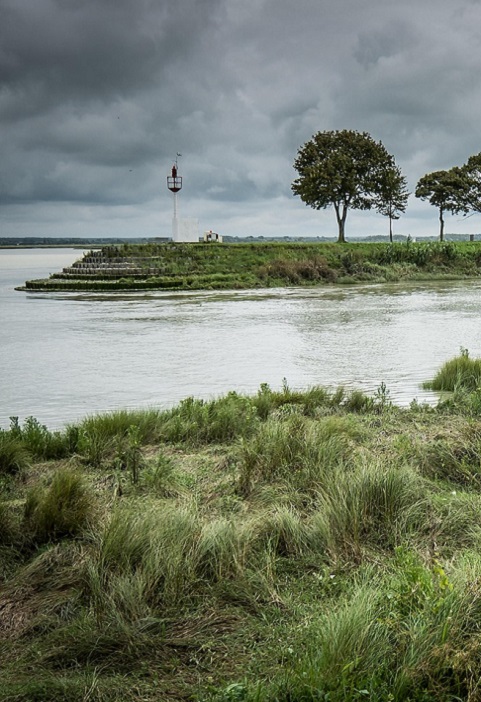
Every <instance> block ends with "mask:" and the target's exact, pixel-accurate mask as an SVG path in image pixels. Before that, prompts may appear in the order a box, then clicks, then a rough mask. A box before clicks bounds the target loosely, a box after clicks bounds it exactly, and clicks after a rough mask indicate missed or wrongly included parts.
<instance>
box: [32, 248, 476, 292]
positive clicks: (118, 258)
mask: <svg viewBox="0 0 481 702" xmlns="http://www.w3.org/2000/svg"><path fill="white" fill-rule="evenodd" d="M480 273H481V245H480V243H479V242H451V241H447V242H427V243H417V242H410V241H408V242H406V243H394V244H385V243H381V244H379V243H369V244H366V243H352V244H347V245H346V244H344V245H339V244H334V243H315V244H307V243H301V242H295V243H293V242H291V243H286V242H270V243H251V244H248V243H243V244H172V243H170V244H141V245H138V244H125V245H122V246H108V247H104V248H103V249H102V250H101V251H97V252H89V253H88V254H87V255H86V256H85V257H84V259H83V262H82V266H76V265H74V266H73V267H71V268H69V269H66V270H64V271H63V272H58V273H54V274H53V275H52V276H50V278H48V279H43V280H31V281H27V282H26V289H27V290H47V291H48V290H52V291H54V290H66V291H68V290H73V291H76V290H93V291H95V290H99V291H110V290H111V291H115V290H214V289H233V290H235V289H248V288H266V287H286V286H298V285H308V286H313V285H329V284H333V283H338V284H349V283H356V282H396V281H402V280H433V279H447V278H451V279H452V278H469V277H479V275H480Z"/></svg>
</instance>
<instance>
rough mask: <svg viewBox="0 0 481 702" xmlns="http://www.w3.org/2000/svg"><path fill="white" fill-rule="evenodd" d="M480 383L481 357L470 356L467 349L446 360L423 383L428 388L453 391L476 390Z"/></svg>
mask: <svg viewBox="0 0 481 702" xmlns="http://www.w3.org/2000/svg"><path fill="white" fill-rule="evenodd" d="M480 385H481V359H480V358H470V356H469V353H468V351H467V349H461V354H460V355H459V356H456V357H455V358H452V359H451V360H449V361H446V363H444V365H443V366H442V367H441V368H440V370H439V371H438V372H437V373H436V375H435V376H434V378H433V379H432V380H430V381H427V382H425V383H424V384H423V387H425V388H427V389H429V390H438V391H441V392H442V391H446V392H454V391H455V390H467V391H469V392H474V391H476V390H477V389H478V388H479V387H480Z"/></svg>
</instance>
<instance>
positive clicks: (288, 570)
mask: <svg viewBox="0 0 481 702" xmlns="http://www.w3.org/2000/svg"><path fill="white" fill-rule="evenodd" d="M480 486H481V403H480V402H478V401H477V390H475V391H474V392H469V391H467V390H465V389H464V388H462V387H458V390H457V392H456V393H455V394H454V395H453V396H452V397H451V398H450V399H449V400H448V401H444V402H443V403H440V404H439V405H438V407H436V408H430V407H427V406H420V405H418V404H416V403H413V404H412V406H411V407H410V408H409V409H400V408H397V407H394V406H392V405H391V403H390V401H389V395H388V393H387V392H386V391H385V389H384V388H383V391H382V392H378V393H376V395H375V396H374V397H372V398H371V397H367V396H365V395H363V394H362V393H360V392H353V393H344V392H343V391H342V390H339V391H337V392H334V393H331V392H328V391H326V390H325V389H323V388H313V389H312V390H310V391H307V392H302V393H301V392H295V391H291V390H290V389H289V388H288V387H287V386H285V387H284V388H283V390H282V391H280V392H275V391H273V390H271V389H270V388H269V387H268V386H262V387H261V389H260V390H259V392H258V394H257V395H256V396H254V397H250V398H248V397H243V396H239V395H237V394H236V393H230V394H228V395H227V396H225V397H222V398H219V399H218V400H215V401H212V402H202V401H199V400H194V399H188V400H185V401H184V402H182V403H181V404H180V405H179V406H178V407H176V408H174V409H173V410H169V411H163V412H160V411H157V410H150V411H143V412H127V411H120V412H114V413H111V414H108V415H104V416H92V417H88V418H86V419H85V420H84V421H83V422H81V423H79V424H77V425H72V426H68V427H67V428H66V429H65V430H64V431H62V432H54V433H51V432H49V431H48V429H46V428H45V427H42V426H41V425H39V423H38V422H36V421H35V420H34V419H28V420H27V421H26V422H25V423H23V424H20V423H19V422H18V421H17V420H16V419H15V418H13V419H12V424H11V427H10V429H8V430H4V431H2V432H0V577H1V588H0V655H1V660H2V667H1V670H0V699H1V700H9V701H10V700H12V701H16V702H27V701H28V702H30V701H32V700H34V701H38V702H40V701H42V702H43V701H45V702H46V701H47V700H48V701H49V702H57V701H69V702H70V701H73V702H77V701H80V700H98V701H105V702H110V701H111V700H134V701H138V702H140V701H141V700H152V701H153V700H162V701H163V700H197V702H235V701H239V700H245V701H247V702H254V700H256V701H257V702H311V701H314V700H316V701H318V700H326V701H327V700H329V701H332V700H334V701H336V700H339V701H340V700H361V699H369V700H379V701H381V700H382V701H384V700H392V701H401V700H420V701H421V700H422V701H426V700H446V701H447V700H455V699H462V700H477V699H479V698H480V690H479V679H480V676H481V660H480V657H479V645H480V632H481V522H480V520H479V514H480V511H481V496H480V493H479V488H480Z"/></svg>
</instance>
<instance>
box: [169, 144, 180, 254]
mask: <svg viewBox="0 0 481 702" xmlns="http://www.w3.org/2000/svg"><path fill="white" fill-rule="evenodd" d="M181 155H182V154H179V153H178V154H177V158H176V159H175V162H174V165H173V166H172V174H171V175H170V176H167V187H168V188H169V190H170V191H171V192H172V193H173V195H174V216H173V217H172V241H178V240H179V220H178V218H177V193H178V192H179V190H181V189H182V178H181V177H180V176H179V175H178V172H177V168H178V163H177V159H178V157H179V156H181Z"/></svg>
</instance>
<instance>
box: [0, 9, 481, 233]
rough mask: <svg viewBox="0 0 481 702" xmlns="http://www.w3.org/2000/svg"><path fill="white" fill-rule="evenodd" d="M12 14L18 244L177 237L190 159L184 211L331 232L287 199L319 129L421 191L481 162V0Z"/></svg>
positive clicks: (4, 32)
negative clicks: (384, 163) (175, 191)
mask: <svg viewBox="0 0 481 702" xmlns="http://www.w3.org/2000/svg"><path fill="white" fill-rule="evenodd" d="M0 18H1V21H0V126H1V129H2V153H1V160H0V202H2V203H3V204H4V207H3V222H4V224H3V225H2V229H5V228H8V232H5V233H15V232H22V233H25V229H26V228H28V223H29V222H32V227H33V230H32V233H35V227H36V226H37V223H38V222H39V221H45V222H48V224H49V226H52V222H53V223H55V222H58V226H59V227H61V226H63V232H64V233H66V228H67V229H68V227H69V226H70V223H71V218H72V216H75V217H79V216H80V217H83V216H84V215H83V214H82V212H83V211H82V207H84V208H85V213H86V214H85V217H86V220H87V221H89V224H90V226H91V228H92V229H91V231H92V233H94V230H95V223H96V221H97V220H98V221H100V220H101V222H102V224H101V226H100V225H99V227H98V228H97V230H95V231H98V233H99V234H100V233H102V234H104V235H105V232H106V231H110V232H111V234H112V235H114V234H115V233H116V231H114V230H117V229H118V227H119V213H123V214H122V217H124V218H125V219H126V221H128V226H131V220H132V218H133V219H135V216H134V214H133V211H132V210H131V209H129V211H128V216H127V214H126V209H125V208H133V210H134V211H135V212H136V213H137V216H138V217H139V221H142V223H143V227H144V229H143V230H142V231H139V230H138V229H137V228H136V233H138V234H139V235H141V234H144V235H151V234H152V233H153V232H152V231H151V230H150V229H149V227H153V228H156V227H158V226H159V223H158V222H157V221H156V219H155V218H156V217H157V218H158V217H159V216H160V217H161V222H162V226H164V227H167V231H164V232H163V233H164V234H168V233H169V231H168V220H169V217H170V200H169V199H168V198H169V194H168V193H167V192H166V189H165V176H166V174H167V171H168V169H169V167H170V165H171V162H172V159H173V158H175V154H176V152H177V151H181V152H182V153H183V158H182V159H181V168H182V169H184V191H183V198H184V201H185V202H189V203H191V207H195V208H196V211H195V212H190V213H189V214H191V215H196V214H198V216H200V217H201V218H202V217H203V216H210V214H215V216H216V217H218V218H219V219H220V226H221V227H222V228H223V230H224V231H226V233H228V232H231V233H242V231H239V228H243V231H244V233H247V230H248V231H249V232H250V231H251V229H252V228H253V227H254V228H257V231H258V233H263V232H262V227H263V226H265V227H267V228H272V229H274V230H276V231H278V230H279V228H282V227H285V228H286V229H285V230H284V233H292V234H299V233H302V231H298V228H297V225H296V222H297V221H301V222H302V223H303V224H302V226H303V227H304V228H305V230H306V231H307V232H308V233H312V234H318V233H323V232H319V231H318V230H316V229H315V227H316V224H315V223H316V222H322V223H324V222H325V221H327V220H325V219H324V218H323V217H324V215H323V213H313V212H311V211H310V210H309V209H308V208H307V209H306V208H305V207H304V206H303V205H302V204H301V203H300V202H299V201H297V200H294V199H293V198H292V194H291V191H290V183H291V180H292V178H293V177H294V173H293V170H292V161H293V159H294V156H295V153H296V150H297V148H298V147H299V146H300V145H301V144H302V143H303V142H304V141H306V140H307V139H309V138H310V137H311V135H312V134H313V133H314V132H316V131H318V130H324V129H343V128H350V129H358V130H360V131H363V130H366V131H368V132H370V133H371V134H372V135H373V137H374V138H376V139H381V140H382V141H383V143H384V144H385V145H386V147H387V148H388V150H389V151H390V152H391V153H393V154H394V155H395V156H396V158H397V159H398V162H399V163H400V165H401V167H402V168H403V170H404V171H405V173H406V174H407V175H408V178H409V183H410V188H411V189H413V188H414V185H415V183H416V180H417V179H418V178H419V177H420V176H421V175H423V174H424V173H425V172H426V171H429V170H436V169H439V168H447V167H450V166H451V165H454V164H456V163H461V162H463V161H464V160H465V159H466V158H467V156H469V155H470V154H471V153H475V152H478V151H481V138H480V136H479V127H478V121H479V120H478V114H479V111H480V109H481V52H480V44H481V5H480V3H479V2H478V1H477V0H424V1H423V2H421V3H420V2H418V1H417V2H415V1H414V0H405V1H404V2H403V3H402V4H401V3H397V2H394V0H366V2H363V3H359V2H357V1H356V0H338V1H337V2H336V3H334V2H331V1H330V0H297V2H296V3H293V2H291V1H290V0H243V1H242V2H240V1H239V0H179V1H178V2H171V1H170V0H83V2H78V0H0ZM104 206H105V207H104ZM91 207H93V208H95V212H96V217H91V216H90V214H88V213H89V212H90V210H89V208H91ZM424 207H426V206H425V205H422V204H421V205H420V203H419V202H416V201H414V200H413V202H412V204H411V205H410V210H409V211H410V212H411V213H414V214H409V217H411V219H412V221H413V222H414V220H415V219H416V218H418V219H419V220H422V219H423V217H424V216H427V215H426V213H428V215H429V208H426V209H423V208H424ZM160 209H162V213H161V214H160V215H159V211H160ZM100 213H101V214H100ZM209 213H210V214H209ZM276 216H277V217H278V221H277V224H276ZM20 221H21V222H22V226H21V227H20V225H19V222H20ZM329 221H330V219H329ZM366 221H367V220H364V219H360V220H359V226H360V227H361V228H362V227H364V226H371V224H369V225H366V224H365V222H366ZM404 221H405V219H404V218H403V220H401V222H404ZM369 222H372V218H371V220H369ZM407 222H408V223H409V219H407ZM400 224H401V223H400ZM293 226H296V230H295V231H290V230H289V231H288V230H287V228H288V227H291V229H292V227H293ZM376 226H378V225H377V224H376ZM379 226H383V223H382V222H381V224H380V225H379ZM399 226H400V225H399ZM259 230H260V231H259ZM265 233H269V232H265ZM270 233H273V232H272V231H271V232H270ZM327 233H331V232H327ZM124 234H125V233H124Z"/></svg>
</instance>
